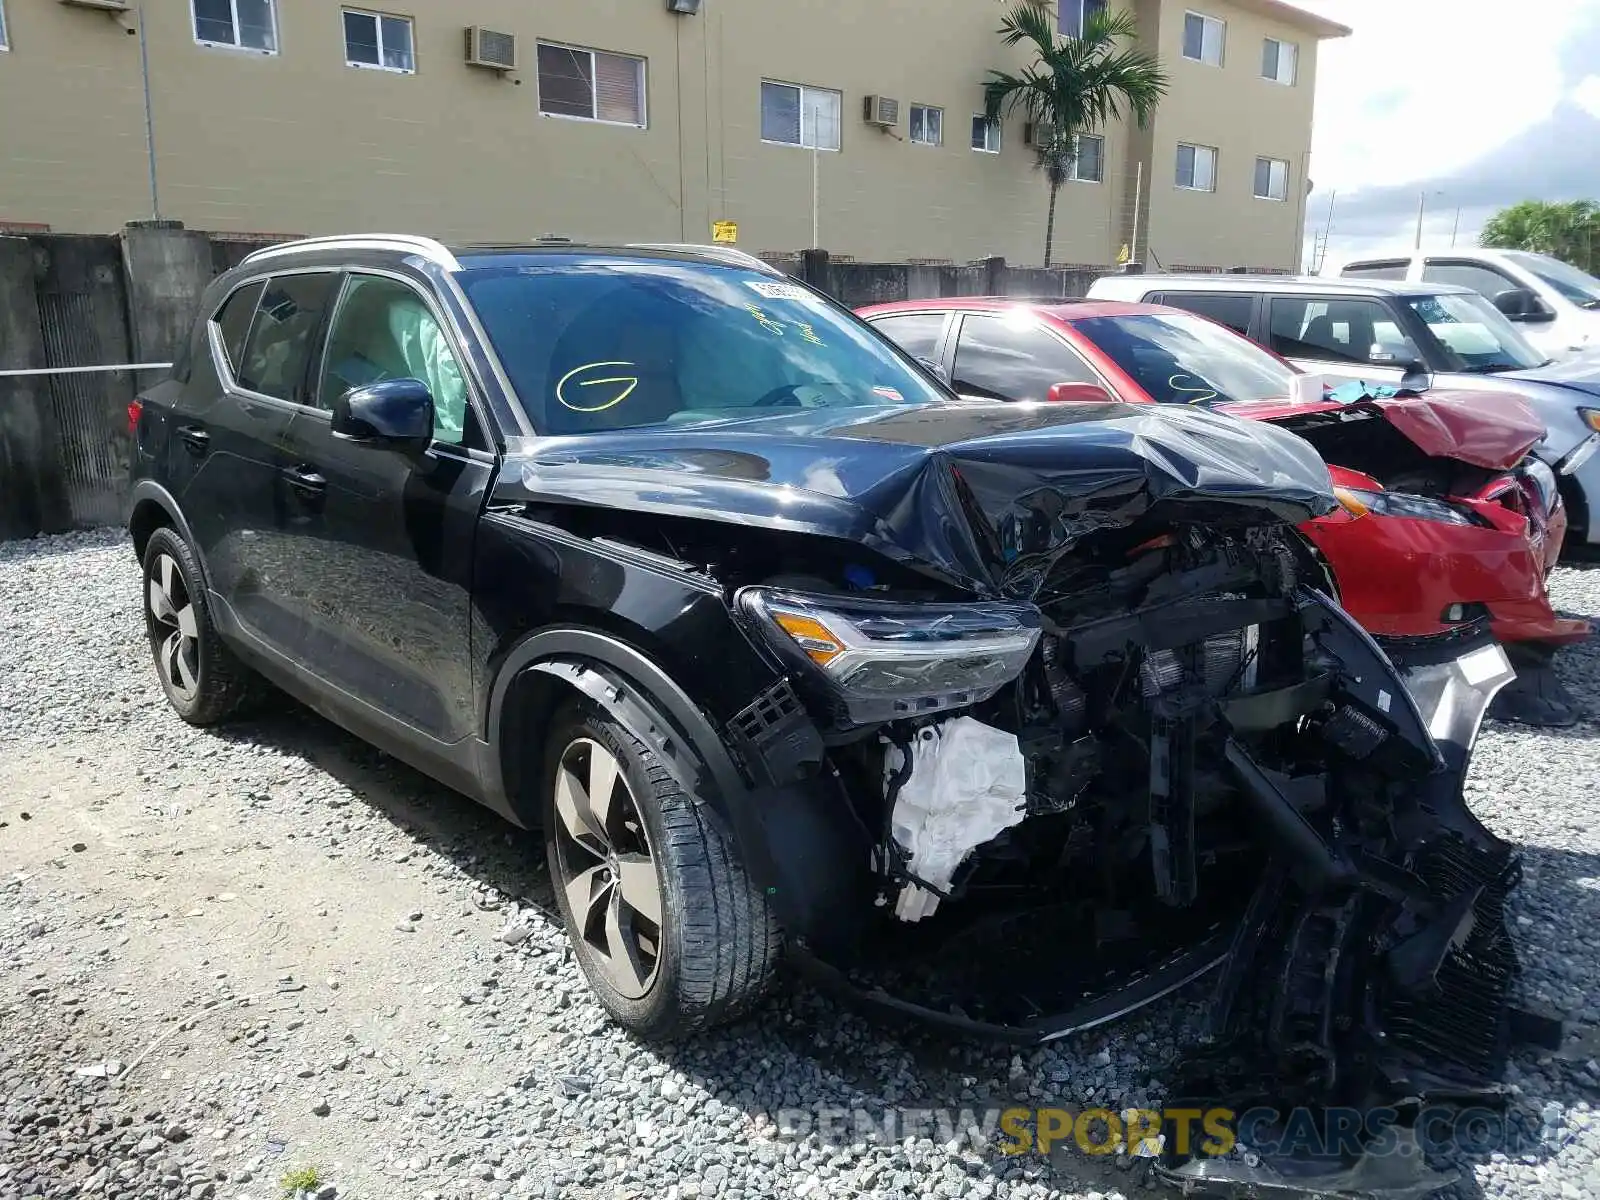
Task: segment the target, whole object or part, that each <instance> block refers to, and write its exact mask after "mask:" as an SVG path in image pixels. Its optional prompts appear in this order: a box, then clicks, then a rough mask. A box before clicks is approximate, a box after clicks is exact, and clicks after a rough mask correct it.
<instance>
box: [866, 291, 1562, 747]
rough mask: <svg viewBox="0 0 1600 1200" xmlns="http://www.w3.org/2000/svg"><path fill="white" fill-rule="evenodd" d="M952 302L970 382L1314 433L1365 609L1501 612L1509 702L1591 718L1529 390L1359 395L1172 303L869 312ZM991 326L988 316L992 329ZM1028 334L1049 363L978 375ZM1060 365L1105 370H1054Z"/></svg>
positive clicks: (1378, 620) (1403, 614) (1344, 579)
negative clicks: (1567, 671) (1564, 682)
mask: <svg viewBox="0 0 1600 1200" xmlns="http://www.w3.org/2000/svg"><path fill="white" fill-rule="evenodd" d="M941 312H942V313H944V314H947V315H949V316H951V317H954V318H957V319H956V320H952V321H950V322H949V324H948V329H947V332H946V333H945V335H944V336H943V337H942V338H940V339H939V340H938V342H937V344H936V348H935V355H936V356H937V357H938V361H937V362H934V363H933V364H932V365H933V366H934V367H936V368H937V369H939V370H941V371H942V372H943V373H944V374H945V375H946V376H947V377H949V378H950V379H951V381H952V386H954V388H955V389H956V390H957V391H958V392H961V393H962V394H979V395H984V396H989V397H998V398H1003V399H1010V400H1047V399H1063V398H1086V397H1087V396H1088V395H1092V394H1095V393H1096V390H1097V388H1102V389H1103V390H1105V391H1106V392H1109V393H1110V394H1111V395H1113V396H1115V397H1116V398H1117V399H1119V400H1123V401H1126V402H1129V403H1135V404H1149V403H1157V404H1163V405H1168V404H1184V405H1203V406H1206V407H1211V408H1218V409H1223V410H1226V411H1230V412H1232V413H1234V414H1235V415H1238V416H1241V417H1247V418H1250V419H1253V420H1259V421H1266V422H1269V423H1272V424H1277V425H1281V426H1283V427H1285V428H1288V429H1291V430H1293V431H1294V432H1295V433H1297V434H1299V435H1300V436H1302V437H1304V438H1306V439H1307V440H1308V441H1310V442H1312V444H1313V445H1315V446H1316V447H1317V449H1318V451H1319V453H1320V454H1321V455H1322V457H1323V459H1324V460H1325V461H1326V462H1327V463H1328V464H1329V466H1330V471H1331V473H1332V476H1333V481H1334V483H1335V484H1336V485H1337V487H1338V493H1337V494H1338V496H1339V500H1340V504H1341V506H1342V507H1341V509H1340V510H1338V511H1336V512H1334V513H1332V514H1329V515H1328V516H1324V517H1319V518H1316V519H1314V520H1312V521H1309V522H1307V523H1306V524H1305V525H1303V526H1302V527H1301V532H1302V533H1304V534H1305V535H1306V536H1307V538H1308V539H1309V540H1310V541H1311V542H1312V543H1313V544H1314V545H1316V547H1317V548H1318V550H1319V551H1320V552H1321V553H1322V555H1323V557H1324V558H1325V560H1326V561H1327V564H1328V566H1329V567H1330V569H1331V570H1332V572H1333V574H1334V576H1335V578H1336V579H1337V581H1338V586H1339V590H1340V601H1341V603H1343V604H1344V606H1345V607H1346V609H1347V610H1348V611H1349V612H1350V613H1351V614H1352V615H1353V616H1355V617H1356V619H1357V620H1359V621H1360V622H1361V624H1362V625H1363V627H1365V628H1366V629H1367V630H1369V631H1370V632H1371V633H1373V634H1374V635H1375V636H1377V637H1379V638H1381V639H1385V640H1390V639H1408V638H1416V637H1430V636H1436V635H1440V634H1444V633H1448V632H1449V631H1451V630H1453V629H1462V628H1464V627H1466V626H1468V625H1471V624H1474V623H1477V622H1480V621H1487V622H1488V623H1489V625H1490V627H1491V628H1492V630H1493V632H1494V635H1495V636H1496V637H1497V638H1498V639H1499V640H1500V641H1501V642H1502V643H1503V644H1504V645H1505V646H1506V648H1507V650H1508V652H1509V653H1510V654H1511V656H1512V658H1513V660H1514V661H1515V663H1516V665H1517V668H1518V679H1517V682H1516V683H1515V684H1514V685H1513V686H1512V687H1511V688H1508V689H1506V691H1505V692H1503V693H1502V695H1501V697H1500V698H1498V699H1497V701H1496V706H1495V715H1497V716H1500V717H1505V718H1512V719H1518V720H1524V721H1528V722H1532V723H1538V724H1570V723H1572V722H1573V721H1575V720H1576V719H1577V711H1576V707H1575V705H1574V704H1573V702H1572V701H1571V698H1570V697H1569V696H1568V695H1566V693H1565V692H1564V690H1563V689H1562V688H1561V687H1560V684H1559V682H1558V681H1557V679H1556V676H1555V673H1554V671H1553V670H1552V669H1551V667H1550V659H1551V656H1552V655H1553V654H1554V652H1555V650H1556V649H1557V648H1558V647H1560V646H1562V645H1565V644H1568V643H1570V642H1573V641H1576V640H1579V639H1581V638H1584V637H1587V636H1588V635H1589V633H1590V626H1589V624H1588V623H1587V622H1584V621H1573V620H1568V619H1565V618H1562V617H1560V616H1559V615H1557V614H1556V612H1555V611H1554V609H1553V608H1552V607H1551V605H1550V599H1549V594H1548V590H1547V587H1546V575H1547V574H1548V572H1549V570H1550V568H1551V567H1552V566H1553V565H1554V563H1555V560H1556V556H1557V555H1558V553H1559V551H1560V547H1561V540H1562V537H1563V535H1564V533H1565V530H1566V522H1567V518H1566V512H1565V509H1564V508H1563V506H1562V503H1561V499H1560V495H1559V492H1558V489H1557V487H1556V480H1555V477H1554V475H1553V473H1552V472H1551V470H1550V468H1549V467H1547V466H1546V465H1545V464H1543V463H1541V462H1539V461H1538V459H1536V458H1534V457H1533V456H1532V455H1531V454H1530V450H1531V449H1532V447H1533V446H1534V445H1535V444H1536V443H1537V442H1538V441H1539V440H1540V439H1541V437H1542V436H1543V426H1542V424H1541V423H1540V422H1539V421H1538V420H1537V418H1535V417H1534V416H1533V415H1532V413H1531V412H1530V410H1529V409H1528V408H1527V406H1526V405H1525V404H1523V402H1522V401H1521V400H1519V399H1518V398H1517V397H1515V396H1512V395H1509V394H1499V393H1489V392H1473V393H1470V395H1469V394H1467V393H1452V392H1446V391H1432V390H1430V391H1428V392H1427V393H1426V394H1422V395H1418V394H1414V393H1413V394H1401V395H1399V396H1394V397H1390V398H1384V399H1372V398H1368V397H1365V396H1360V395H1358V396H1357V398H1356V399H1355V400H1354V402H1343V400H1342V398H1343V396H1344V393H1342V392H1341V393H1340V395H1339V397H1332V396H1331V393H1330V392H1329V391H1328V389H1326V388H1324V387H1323V385H1322V383H1321V380H1320V378H1318V377H1314V376H1308V375H1305V374H1303V373H1301V372H1300V371H1299V370H1297V369H1296V368H1295V367H1293V366H1291V365H1290V364H1288V363H1287V362H1285V361H1284V360H1283V359H1281V358H1279V357H1278V356H1277V355H1275V354H1273V353H1271V352H1270V351H1268V350H1266V349H1263V348H1262V347H1261V346H1258V345H1256V344H1255V343H1254V342H1251V341H1250V340H1248V339H1247V338H1245V337H1243V336H1241V335H1239V334H1237V333H1235V332H1234V331H1233V330H1232V329H1229V328H1227V327H1225V326H1222V325H1220V324H1217V323H1216V322H1214V321H1210V320H1208V319H1206V318H1205V317H1202V316H1198V315H1196V314H1194V313H1189V312H1183V311H1180V310H1178V309H1174V308H1167V307H1164V306H1161V305H1152V304H1125V303H1118V302H1115V301H1098V300H1095V301H1085V302H1070V301H1068V302H1058V303H1046V304H1037V305H1030V304H1019V303H1018V302H1016V301H1014V300H1005V299H998V298H991V299H985V298H970V299H969V298H960V299H946V300H938V301H922V302H909V303H902V304H889V305H878V306H875V307H873V308H869V309H865V310H863V311H862V315H863V316H864V317H866V318H867V320H869V321H871V322H874V323H875V324H879V328H880V329H881V330H882V331H883V332H885V333H888V334H889V335H890V336H895V334H896V332H897V331H898V330H900V329H906V328H911V327H910V326H908V325H907V324H905V323H904V322H903V321H899V320H897V318H905V317H908V316H915V315H921V316H923V317H924V319H926V317H927V316H932V315H935V314H939V313H941ZM963 314H966V315H965V316H963ZM975 316H976V317H980V318H983V319H979V320H976V321H975V320H974V317H975ZM974 327H979V328H982V329H983V331H984V332H983V333H982V335H981V338H982V341H981V342H979V341H978V340H977V338H975V337H973V336H972V335H971V334H970V332H969V331H970V330H971V329H972V328H974ZM1042 334H1044V335H1048V337H1045V336H1041V335H1042ZM1008 338H1010V339H1014V342H1015V344H1012V343H1011V342H1008V341H1007V339H1008ZM1024 347H1028V348H1029V349H1031V351H1032V352H1033V354H1034V355H1035V356H1036V357H1035V360H1034V363H1033V364H1031V366H1032V368H1033V369H1031V370H1028V371H1021V370H1017V371H1011V372H1009V377H1010V378H1012V379H1015V380H1016V381H1017V386H1014V387H1013V386H1009V385H1001V386H998V387H997V386H996V380H997V379H999V378H1000V377H1001V373H1000V372H995V373H992V374H990V375H988V376H987V377H985V378H981V379H980V378H977V376H978V375H979V374H980V372H979V371H978V370H975V369H974V366H973V364H980V365H981V364H982V363H983V362H984V359H983V354H985V353H987V354H988V355H989V356H990V358H989V361H991V362H993V361H998V359H999V358H1002V357H1004V356H1005V353H1006V352H1012V353H1015V352H1019V351H1022V350H1023V348H1024ZM1069 352H1070V353H1069ZM1040 355H1043V356H1044V357H1038V356H1040ZM1052 355H1053V356H1054V358H1053V359H1052V360H1051V361H1050V362H1049V365H1048V366H1046V365H1045V359H1046V358H1049V357H1050V356H1052ZM1052 372H1058V377H1061V376H1065V377H1066V378H1069V379H1076V380H1079V381H1083V380H1087V379H1093V380H1094V381H1095V382H1093V383H1085V382H1077V383H1064V384H1063V385H1062V386H1060V387H1055V386H1050V384H1049V383H1047V382H1045V380H1046V379H1047V377H1048V376H1050V375H1051V373H1052ZM1356 391H1357V392H1359V391H1360V388H1359V385H1356Z"/></svg>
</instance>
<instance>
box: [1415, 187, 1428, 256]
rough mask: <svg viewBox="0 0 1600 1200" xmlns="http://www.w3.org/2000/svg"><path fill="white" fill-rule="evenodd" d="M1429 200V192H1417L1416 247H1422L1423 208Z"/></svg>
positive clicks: (1419, 248)
mask: <svg viewBox="0 0 1600 1200" xmlns="http://www.w3.org/2000/svg"><path fill="white" fill-rule="evenodd" d="M1427 202H1428V193H1427V192H1418V193H1417V240H1416V245H1415V249H1418V250H1421V249H1422V210H1423V207H1424V206H1425V205H1426V204H1427Z"/></svg>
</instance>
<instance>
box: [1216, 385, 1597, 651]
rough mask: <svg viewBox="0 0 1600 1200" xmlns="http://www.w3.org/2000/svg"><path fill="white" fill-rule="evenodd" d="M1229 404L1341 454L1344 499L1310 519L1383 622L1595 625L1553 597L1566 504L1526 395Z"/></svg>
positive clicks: (1539, 639) (1339, 482)
mask: <svg viewBox="0 0 1600 1200" xmlns="http://www.w3.org/2000/svg"><path fill="white" fill-rule="evenodd" d="M1219 407H1220V408H1221V409H1223V410H1224V411H1227V412H1232V413H1234V414H1235V415H1237V416H1242V417H1248V418H1250V419H1252V420H1260V421H1270V422H1272V423H1273V424H1275V425H1280V426H1282V427H1284V428H1286V429H1289V430H1292V431H1293V432H1295V433H1297V434H1299V435H1300V436H1301V437H1303V438H1305V439H1306V440H1307V441H1309V442H1310V443H1311V444H1312V445H1313V446H1315V447H1316V448H1317V450H1318V452H1319V453H1320V454H1321V455H1322V456H1323V458H1324V459H1325V460H1326V461H1327V462H1328V463H1329V464H1330V465H1329V468H1328V470H1329V474H1330V476H1331V477H1332V479H1333V483H1334V487H1335V494H1336V495H1337V496H1338V497H1339V500H1340V503H1341V505H1342V507H1341V509H1340V510H1339V511H1337V512H1335V513H1331V514H1329V515H1328V516H1326V517H1323V518H1320V519H1319V520H1316V521H1312V522H1308V523H1307V524H1306V525H1305V526H1304V527H1303V532H1304V533H1305V534H1306V535H1307V536H1308V537H1309V538H1310V539H1311V541H1312V542H1313V543H1314V544H1315V545H1316V546H1317V548H1318V549H1319V550H1321V551H1322V553H1323V554H1324V555H1325V556H1326V557H1327V558H1328V560H1329V562H1330V563H1333V564H1335V572H1336V574H1337V576H1338V579H1339V587H1340V595H1341V599H1342V601H1343V603H1344V604H1345V606H1346V607H1347V608H1348V609H1350V611H1352V612H1354V613H1357V614H1359V616H1360V619H1361V623H1362V624H1363V625H1364V626H1366V628H1367V629H1369V630H1371V631H1372V632H1373V633H1375V634H1378V635H1380V636H1382V637H1420V636H1428V635H1431V634H1436V633H1441V632H1444V631H1445V630H1446V629H1448V628H1450V627H1452V626H1454V625H1458V624H1460V623H1462V622H1463V621H1467V620H1471V619H1474V618H1476V617H1480V616H1487V617H1488V618H1489V619H1490V623H1491V627H1492V628H1493V630H1494V633H1495V636H1496V637H1498V638H1499V639H1500V640H1501V641H1502V642H1506V643H1520V642H1532V643H1543V644H1546V645H1549V646H1559V645H1565V644H1567V643H1570V642H1574V641H1579V640H1582V639H1583V638H1586V637H1588V636H1589V633H1590V626H1589V623H1588V622H1587V621H1581V620H1573V619H1568V618H1563V617H1560V616H1558V615H1557V614H1556V613H1555V612H1554V611H1553V610H1552V608H1551V606H1550V599H1549V594H1548V591H1547V589H1546V586H1545V577H1546V575H1547V573H1548V572H1549V570H1550V568H1552V567H1553V566H1554V565H1555V562H1556V558H1557V556H1558V555H1559V553H1560V549H1561V541H1562V537H1563V536H1564V534H1565V532H1566V526H1567V515H1566V510H1565V509H1564V508H1563V507H1562V505H1561V501H1560V496H1559V493H1558V491H1557V488H1556V482H1555V476H1554V474H1553V473H1552V472H1551V471H1550V469H1549V468H1548V467H1546V466H1545V465H1544V464H1543V463H1540V462H1539V461H1538V460H1537V459H1534V458H1530V457H1529V451H1530V450H1531V449H1532V448H1533V446H1534V445H1535V444H1537V442H1538V441H1539V439H1540V438H1541V437H1542V436H1543V435H1544V426H1543V424H1542V423H1541V422H1540V421H1539V420H1538V419H1537V418H1536V417H1535V416H1534V415H1533V414H1532V412H1531V411H1529V409H1528V408H1527V406H1526V405H1525V404H1523V403H1522V401H1520V400H1518V399H1516V398H1515V397H1513V396H1509V395H1507V396H1498V395H1489V396H1485V395H1481V394H1478V395H1474V396H1471V397H1468V396H1464V395H1461V394H1457V393H1451V392H1443V391H1439V392H1429V393H1427V394H1426V395H1413V396H1396V397H1388V398H1383V399H1364V400H1360V401H1357V402H1355V403H1339V402H1337V401H1332V400H1322V401H1300V402H1295V401H1276V400H1266V401H1239V402H1234V403H1228V404H1223V405H1220V406H1219ZM1335 464H1342V465H1335ZM1373 515H1377V516H1379V517H1382V518H1384V519H1383V520H1381V521H1378V522H1372V521H1365V520H1364V518H1368V517H1370V516H1373ZM1375 540H1376V541H1377V542H1379V543H1381V546H1382V550H1383V553H1382V554H1381V555H1376V554H1374V553H1373V549H1374V542H1375Z"/></svg>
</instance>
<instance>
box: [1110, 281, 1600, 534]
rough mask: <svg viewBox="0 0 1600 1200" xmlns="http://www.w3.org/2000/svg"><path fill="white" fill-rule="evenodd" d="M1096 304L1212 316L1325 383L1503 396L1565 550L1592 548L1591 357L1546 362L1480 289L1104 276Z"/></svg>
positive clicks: (1595, 368)
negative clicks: (1558, 511)
mask: <svg viewBox="0 0 1600 1200" xmlns="http://www.w3.org/2000/svg"><path fill="white" fill-rule="evenodd" d="M1089 296H1090V298H1091V299H1096V300H1132V301H1141V302H1144V303H1148V304H1167V305H1171V306H1172V307H1173V308H1182V309H1186V310H1188V311H1189V312H1193V313H1199V314H1200V315H1202V316H1206V317H1210V318H1211V319H1212V320H1214V321H1218V322H1220V323H1222V324H1224V325H1227V326H1230V327H1231V328H1233V329H1235V330H1237V331H1238V332H1239V333H1242V334H1244V335H1245V336H1246V337H1249V338H1252V339H1254V340H1255V341H1257V342H1259V343H1261V344H1262V345H1263V346H1266V347H1268V348H1269V349H1271V350H1274V351H1276V352H1277V353H1278V354H1281V355H1282V356H1283V357H1284V358H1286V359H1288V360H1289V361H1291V362H1293V363H1294V364H1295V365H1296V366H1298V367H1300V368H1301V369H1302V370H1305V371H1310V372H1313V373H1315V374H1319V375H1323V376H1326V377H1327V378H1328V379H1329V380H1330V381H1333V382H1339V381H1344V380H1352V379H1360V380H1365V381H1368V382H1371V383H1380V384H1393V385H1398V384H1400V383H1401V382H1402V381H1403V382H1405V383H1406V384H1407V385H1408V386H1412V387H1428V386H1431V385H1432V384H1437V385H1438V386H1439V387H1449V388H1452V389H1464V390H1482V391H1499V392H1510V393H1513V394H1514V395H1517V396H1520V397H1522V398H1523V399H1524V400H1526V401H1527V402H1528V404H1529V406H1530V407H1531V408H1532V409H1533V411H1534V412H1535V413H1536V414H1537V415H1538V416H1539V417H1540V418H1541V419H1542V420H1543V421H1544V423H1545V430H1546V431H1545V438H1544V441H1543V442H1541V443H1540V444H1539V445H1538V446H1537V447H1536V448H1535V453H1536V454H1538V456H1539V457H1540V458H1541V459H1543V460H1544V461H1545V462H1546V463H1548V464H1550V465H1551V466H1552V467H1554V468H1555V469H1556V470H1557V472H1558V474H1559V475H1560V487H1561V495H1562V498H1563V499H1564V500H1565V501H1566V505H1567V520H1568V530H1567V537H1568V539H1569V545H1570V544H1572V543H1578V544H1582V543H1585V542H1587V543H1589V544H1591V545H1593V544H1600V454H1596V453H1595V451H1596V450H1597V449H1600V353H1595V354H1588V355H1582V356H1577V357H1573V358H1569V359H1566V360H1564V361H1561V362H1552V361H1551V360H1550V359H1548V358H1547V357H1546V356H1545V355H1543V354H1541V353H1540V352H1539V351H1537V350H1535V349H1534V348H1533V347H1532V346H1530V345H1529V344H1528V342H1527V340H1526V339H1525V338H1524V337H1523V336H1522V335H1521V334H1520V333H1519V332H1518V331H1517V329H1516V328H1515V327H1514V326H1513V325H1512V324H1511V322H1509V321H1508V320H1506V318H1505V316H1504V315H1502V314H1501V312H1500V311H1499V310H1498V309H1497V308H1495V306H1494V305H1493V304H1492V303H1491V302H1490V301H1488V300H1486V299H1485V298H1484V297H1483V296H1481V295H1479V294H1478V293H1477V292H1474V291H1471V290H1469V289H1467V288H1464V287H1455V286H1451V285H1447V284H1438V283H1407V282H1402V281H1395V280H1380V279H1360V280H1353V279H1325V278H1319V277H1316V276H1294V275H1108V276H1106V277H1104V278H1102V279H1098V280H1096V281H1095V283H1094V285H1093V286H1092V287H1090V289H1089Z"/></svg>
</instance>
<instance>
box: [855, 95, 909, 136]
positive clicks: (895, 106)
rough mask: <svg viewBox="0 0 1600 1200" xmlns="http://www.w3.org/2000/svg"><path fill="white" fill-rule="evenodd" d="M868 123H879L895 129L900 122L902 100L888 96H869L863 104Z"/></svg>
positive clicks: (880, 125)
mask: <svg viewBox="0 0 1600 1200" xmlns="http://www.w3.org/2000/svg"><path fill="white" fill-rule="evenodd" d="M861 107H862V110H863V113H862V115H863V116H865V117H866V119H867V124H868V125H877V126H879V127H881V128H883V129H893V128H894V127H895V126H896V125H898V124H900V101H898V100H891V99H890V98H889V97H888V96H868V97H867V98H866V102H865V103H864V104H863V105H862V106H861Z"/></svg>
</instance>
